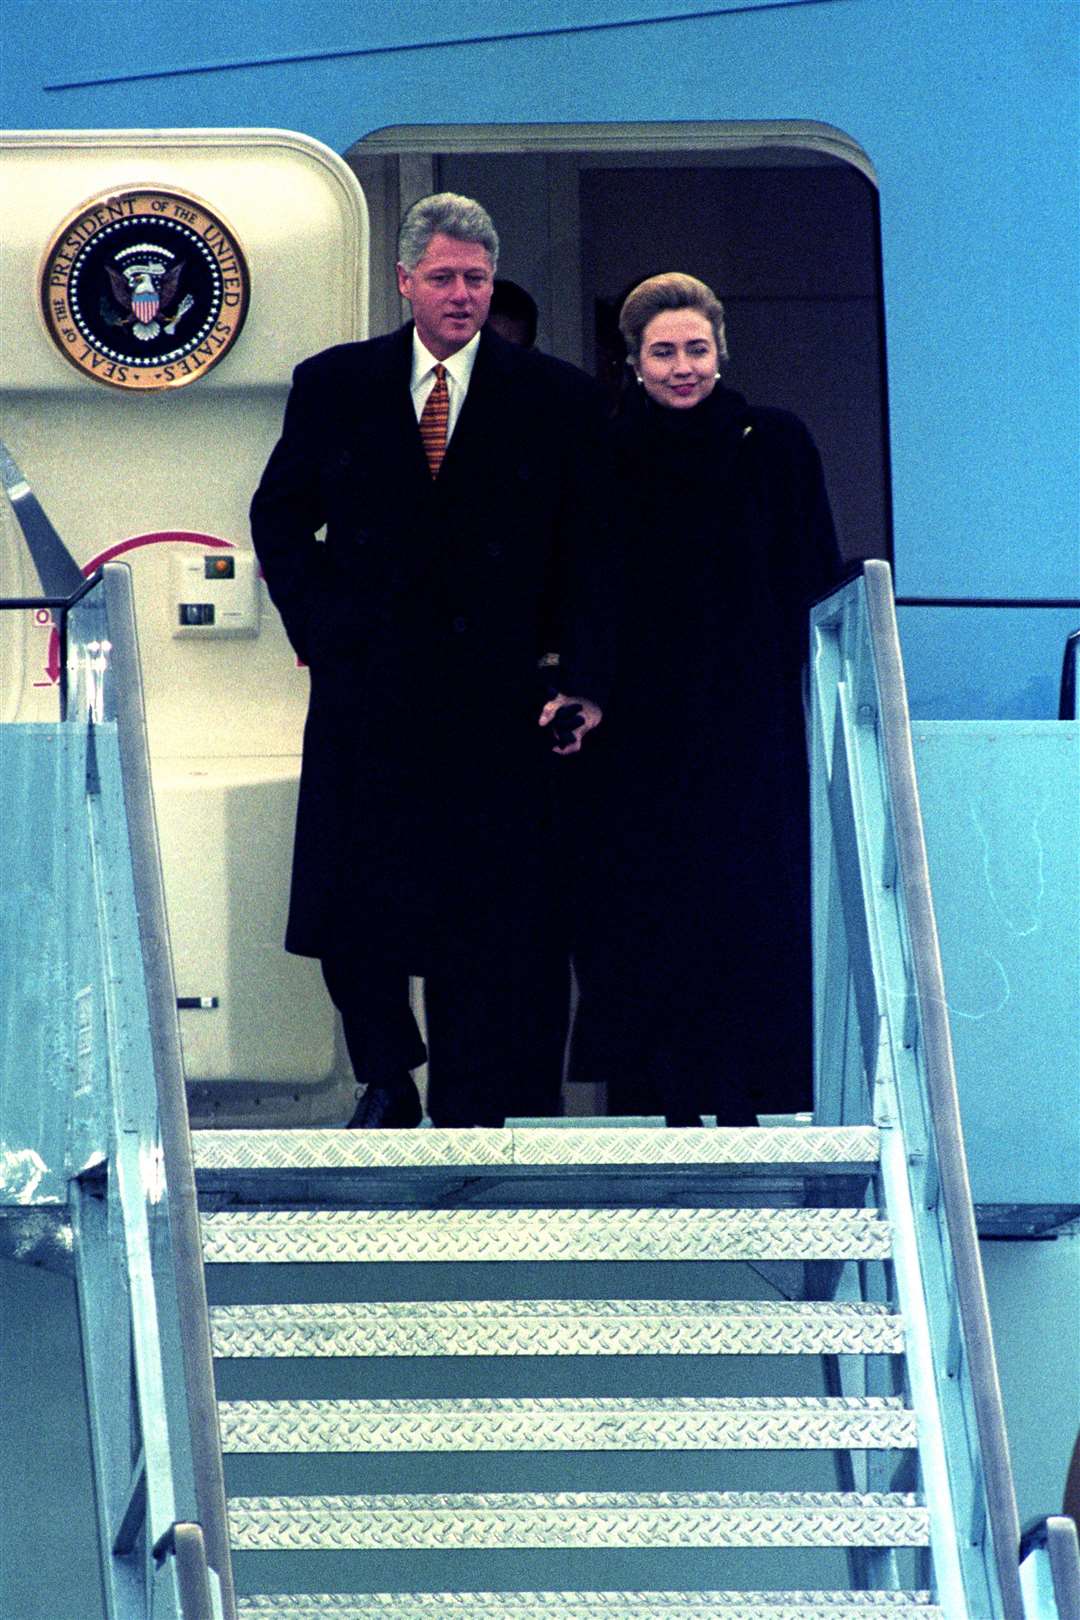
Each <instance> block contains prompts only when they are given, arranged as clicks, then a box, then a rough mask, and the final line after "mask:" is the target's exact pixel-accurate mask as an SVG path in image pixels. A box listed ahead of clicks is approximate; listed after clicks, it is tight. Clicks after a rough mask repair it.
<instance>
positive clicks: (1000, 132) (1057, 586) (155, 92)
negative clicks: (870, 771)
mask: <svg viewBox="0 0 1080 1620" xmlns="http://www.w3.org/2000/svg"><path fill="white" fill-rule="evenodd" d="M49 18H50V22H49V26H48V27H47V28H43V27H42V26H41V23H40V11H39V8H37V7H35V6H33V5H31V4H30V3H29V0H15V3H14V4H9V6H8V7H7V9H6V11H5V51H4V63H3V68H2V71H3V72H4V74H5V83H4V100H5V108H6V112H5V116H6V119H7V121H8V124H9V126H14V127H19V126H22V127H26V128H69V129H71V128H80V127H81V128H94V127H104V128H110V127H112V128H116V127H124V128H130V127H133V126H135V127H137V126H139V125H144V126H147V127H161V126H163V125H169V124H172V125H177V126H187V127H191V126H199V125H204V126H209V127H215V126H220V125H222V124H223V123H226V122H227V123H228V124H230V125H239V126H243V125H245V124H247V125H256V124H257V125H276V126H281V127H285V128H296V129H301V130H304V131H305V132H307V133H309V134H311V135H314V136H316V137H317V138H319V139H321V140H323V141H325V142H326V143H327V144H328V145H329V146H330V147H332V148H333V149H334V150H336V151H339V152H343V151H345V150H347V149H348V148H349V147H350V146H351V145H352V144H353V143H354V142H356V141H357V140H359V139H360V138H361V137H362V136H363V135H364V134H365V133H367V132H370V131H373V130H377V129H381V128H385V127H386V126H393V125H401V124H431V123H432V122H433V121H434V120H436V119H437V120H438V121H439V122H440V123H444V124H456V123H466V124H478V123H479V124H491V123H505V124H508V125H515V124H525V123H542V122H555V123H559V122H568V121H575V122H589V121H593V122H607V123H615V124H625V123H629V122H632V121H656V120H665V119H672V120H695V121H697V120H703V121H712V120H718V121H719V120H768V119H778V118H779V119H789V118H805V119H816V120H819V121H822V122H824V123H827V124H830V125H833V126H835V127H836V128H838V129H840V130H843V131H845V132H846V133H847V134H848V135H850V136H851V137H852V138H853V139H855V140H856V141H858V142H859V143H860V144H861V146H862V147H863V148H864V150H865V151H866V153H867V154H868V156H869V158H870V160H871V162H872V163H873V165H874V168H875V170H876V173H877V177H878V182H879V185H880V191H881V227H882V261H883V274H884V289H885V321H886V333H887V341H888V351H889V373H890V375H889V411H890V427H891V438H892V474H893V496H894V507H895V533H896V558H897V578H898V581H899V584H900V587H901V588H902V590H903V592H904V593H905V594H911V593H923V594H927V593H929V594H966V595H971V594H980V595H987V594H993V595H1023V596H1032V595H1047V596H1064V595H1076V594H1078V589H1080V557H1078V553H1077V544H1076V536H1077V532H1078V528H1080V475H1078V471H1077V463H1076V455H1075V450H1076V443H1077V438H1078V403H1077V402H1078V399H1080V386H1078V377H1080V359H1078V352H1077V326H1076V320H1075V309H1076V295H1077V285H1078V258H1080V221H1078V214H1077V210H1076V208H1075V206H1074V204H1075V200H1076V197H1077V194H1078V190H1080V174H1078V164H1080V158H1078V153H1080V112H1078V103H1077V97H1076V82H1077V71H1078V52H1080V10H1078V8H1077V7H1076V5H1075V4H1074V3H1072V0H1065V3H1062V0H1027V3H1025V4H1024V5H1022V6H1021V5H1017V4H1016V3H1015V0H1012V3H1010V0H980V3H978V4H975V3H973V0H920V3H919V4H918V5H912V4H911V3H910V0H839V3H837V0H834V3H829V0H818V3H811V4H807V3H793V4H787V5H785V4H783V3H776V4H770V5H741V4H735V3H733V0H723V3H720V4H717V5H714V6H701V5H698V4H695V3H692V0H655V3H652V4H649V5H647V6H645V5H635V4H632V3H629V0H589V3H586V4H582V5H580V6H577V7H575V8H573V17H572V19H571V18H569V17H568V13H567V8H566V7H565V6H564V5H562V4H559V3H558V0H543V3H537V0H534V3H531V4H528V5H526V4H524V3H523V0H485V3H473V4H470V5H469V6H468V7H465V6H463V5H457V4H453V3H450V4H447V3H445V0H443V3H440V4H438V5H436V4H434V3H431V0H422V3H415V4H412V5H409V6H408V7H403V8H397V9H394V8H386V7H382V8H370V7H367V8H365V7H361V8H352V9H351V10H349V11H343V10H342V9H341V8H340V7H338V6H336V5H328V4H326V3H323V4H314V5H313V4H310V3H309V0H282V3H280V4H279V5H277V6H275V7H274V8H273V10H272V13H271V11H270V9H269V8H267V7H265V6H264V5H261V4H258V3H257V0H246V3H244V0H242V3H240V4H238V5H237V6H235V7H234V8H232V9H231V10H230V12H229V13H228V19H227V20H226V18H225V17H224V16H223V14H222V12H221V10H220V7H219V6H217V5H216V4H214V3H213V0H195V3H192V4H190V5H188V6H185V7H184V8H182V10H180V11H179V12H178V10H177V8H176V7H175V6H171V5H167V4H165V0H147V3H146V4H144V5H143V7H142V8H141V10H140V19H141V23H140V28H139V30H138V32H137V34H136V33H135V32H134V31H133V30H132V29H131V27H130V22H129V19H128V17H127V15H126V13H125V12H124V11H123V9H122V8H115V9H106V10H104V11H102V12H101V15H100V16H99V17H98V18H97V20H96V23H95V27H94V29H93V30H92V31H90V32H88V31H87V30H86V29H85V27H84V26H83V21H84V9H83V8H82V7H81V6H79V5H78V4H77V3H76V0H57V4H56V5H54V6H53V7H52V8H50V12H49ZM256 18H257V23H258V27H257V30H255V31H253V30H252V28H251V27H250V26H246V27H245V26H244V25H245V23H247V24H249V25H250V24H251V23H252V22H254V21H255V20H256ZM253 37H255V38H257V40H258V46H257V48H256V49H252V48H251V46H250V44H249V41H250V40H251V39H252V38H253ZM962 633H963V634H965V635H966V633H967V632H966V627H965V628H964V630H963V632H962ZM976 639H978V636H976ZM938 650H939V651H940V652H941V653H942V654H943V656H947V657H951V655H952V652H951V649H949V648H947V647H945V646H944V645H940V646H939V649H938ZM974 650H975V648H974V646H973V651H974ZM929 651H930V652H932V651H933V649H929ZM970 667H973V668H974V667H978V666H977V664H976V663H975V662H974V660H972V662H971V666H970ZM922 678H923V676H922V675H920V681H921V680H922ZM925 679H926V681H927V683H928V685H929V686H930V687H931V688H934V687H936V686H937V685H938V684H939V682H938V681H937V677H936V672H935V669H934V667H933V665H932V663H931V664H930V665H928V667H927V669H926V672H925ZM979 684H980V685H981V686H982V687H984V688H985V689H988V690H989V691H991V692H994V691H997V690H999V689H1000V691H1001V692H1002V693H1003V694H1007V693H1008V692H1010V691H1011V690H1012V687H1013V685H1014V684H1016V682H1015V671H1014V670H1012V669H1010V668H1009V666H1008V665H1007V663H1006V662H1005V661H1004V658H1003V657H996V658H995V659H994V661H993V663H992V664H991V665H990V666H989V667H984V669H983V675H982V679H981V681H980V683H979ZM1019 684H1020V685H1021V686H1022V685H1023V682H1020V683H1019ZM915 696H916V698H918V697H919V696H920V693H919V692H918V691H916V693H915ZM996 712H998V713H1002V712H1005V711H1003V710H1002V709H1000V708H999V709H998V710H997V711H996Z"/></svg>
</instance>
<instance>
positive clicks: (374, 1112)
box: [345, 1074, 424, 1131]
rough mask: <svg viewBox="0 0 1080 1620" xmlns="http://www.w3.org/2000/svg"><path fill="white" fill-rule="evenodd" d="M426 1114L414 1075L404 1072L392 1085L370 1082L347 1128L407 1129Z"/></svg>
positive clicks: (417, 1122) (361, 1129)
mask: <svg viewBox="0 0 1080 1620" xmlns="http://www.w3.org/2000/svg"><path fill="white" fill-rule="evenodd" d="M423 1117H424V1110H423V1109H422V1108H421V1106H420V1093H419V1092H418V1091H417V1089H416V1082H415V1081H414V1080H413V1078H412V1075H410V1074H404V1075H402V1076H401V1077H400V1078H399V1079H395V1080H394V1081H393V1082H391V1083H390V1084H385V1083H384V1084H381V1085H380V1084H373V1085H369V1086H368V1088H367V1090H366V1091H365V1092H364V1095H363V1096H362V1097H361V1098H360V1101H359V1102H358V1103H357V1105H356V1107H355V1109H354V1110H353V1116H352V1118H351V1119H350V1120H348V1121H347V1122H346V1125H345V1129H346V1130H347V1131H357V1130H359V1131H407V1130H411V1129H412V1127H413V1126H414V1125H419V1123H420V1121H421V1120H422V1119H423Z"/></svg>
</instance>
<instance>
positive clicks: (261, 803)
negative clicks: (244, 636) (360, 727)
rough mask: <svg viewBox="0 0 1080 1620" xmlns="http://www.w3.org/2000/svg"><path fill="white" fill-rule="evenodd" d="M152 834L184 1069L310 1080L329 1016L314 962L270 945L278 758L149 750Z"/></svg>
mask: <svg viewBox="0 0 1080 1620" xmlns="http://www.w3.org/2000/svg"><path fill="white" fill-rule="evenodd" d="M155 801H156V805H157V820H158V836H159V838H160V841H161V861H162V866H163V868H164V873H165V887H166V892H167V894H168V897H169V901H168V903H169V933H170V937H171V939H172V950H173V968H174V972H175V974H176V993H177V995H178V996H179V997H180V998H181V1000H183V999H184V998H192V999H193V998H199V997H205V998H207V999H208V1000H216V1002H217V1003H218V1004H217V1006H213V1007H206V1008H201V1009H192V1008H186V1009H182V1010H181V1013H180V1032H181V1038H182V1040H183V1045H184V1065H185V1069H186V1071H187V1077H188V1079H189V1080H193V1081H205V1080H241V1081H264V1082H266V1081H269V1082H272V1083H281V1082H284V1083H296V1082H306V1083H309V1084H312V1083H315V1084H317V1083H319V1082H321V1081H324V1080H326V1079H327V1078H328V1076H329V1075H330V1073H331V1070H332V1068H333V1063H334V1023H333V1016H332V1011H331V1009H330V1006H329V1003H328V1002H327V1000H326V992H325V990H324V989H323V983H322V976H321V974H320V972H319V966H318V963H317V962H313V961H309V960H307V959H303V958H298V957H290V956H288V955H286V953H285V951H284V950H282V946H281V940H282V936H283V934H284V932H285V911H286V901H287V888H286V886H285V885H283V884H282V883H281V882H280V875H281V860H280V852H281V850H282V849H290V848H291V846H292V834H293V822H294V819H295V815H296V777H295V773H294V771H293V770H292V768H291V765H290V762H289V761H280V762H276V761H260V760H228V761H224V760H214V759H207V760H160V761H159V762H158V767H157V772H156V782H155Z"/></svg>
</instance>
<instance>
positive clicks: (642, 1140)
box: [192, 1125, 878, 1179]
mask: <svg viewBox="0 0 1080 1620" xmlns="http://www.w3.org/2000/svg"><path fill="white" fill-rule="evenodd" d="M192 1151H193V1154H194V1158H195V1168H196V1171H197V1172H199V1173H200V1179H205V1174H204V1173H209V1172H211V1171H305V1172H307V1171H319V1170H356V1169H395V1170H398V1169H442V1168H463V1167H470V1168H474V1169H482V1168H507V1169H509V1168H512V1167H514V1166H519V1167H520V1166H528V1167H530V1168H535V1167H537V1166H558V1167H562V1168H569V1167H572V1166H578V1165H582V1166H590V1167H595V1166H606V1165H618V1166H634V1167H651V1166H657V1165H680V1166H693V1165H734V1166H742V1165H768V1166H772V1167H792V1168H794V1167H799V1168H806V1167H808V1166H818V1167H820V1168H822V1169H835V1168H843V1169H857V1168H865V1167H866V1166H868V1165H874V1164H876V1163H877V1159H878V1133H877V1131H876V1130H875V1129H874V1128H873V1127H872V1126H820V1125H819V1126H814V1125H810V1126H792V1127H789V1126H769V1127H747V1128H740V1129H733V1128H730V1127H727V1126H725V1127H722V1128H720V1129H719V1130H717V1129H715V1128H714V1129H704V1128H703V1129H701V1130H677V1131H672V1130H664V1129H650V1128H647V1127H642V1128H639V1127H630V1128H625V1127H614V1126H611V1127H605V1126H593V1127H587V1128H584V1129H579V1128H576V1127H573V1126H571V1127H566V1126H563V1127H559V1128H551V1129H543V1128H539V1129H536V1128H532V1129H528V1128H518V1129H510V1130H417V1131H343V1130H259V1131H196V1132H194V1134H193V1136H192Z"/></svg>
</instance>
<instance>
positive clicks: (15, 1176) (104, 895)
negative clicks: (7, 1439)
mask: <svg viewBox="0 0 1080 1620" xmlns="http://www.w3.org/2000/svg"><path fill="white" fill-rule="evenodd" d="M110 586H111V587H113V589H111V590H110ZM110 597H111V598H112V600H113V605H114V613H116V612H119V613H120V614H121V617H125V616H126V618H128V619H130V586H129V584H128V581H127V571H126V570H122V569H121V570H117V569H111V570H108V571H107V573H106V577H105V579H104V580H103V581H102V582H101V584H100V585H99V586H98V587H96V588H95V589H94V590H93V591H91V593H90V594H89V595H88V596H87V597H86V598H84V600H83V601H82V602H80V603H79V604H78V606H77V607H76V608H75V609H74V610H73V612H72V614H71V625H70V631H71V633H70V640H69V647H70V669H69V674H70V704H69V715H70V716H71V718H69V719H68V720H67V721H66V722H64V723H61V724H57V725H55V726H48V725H35V726H25V727H24V726H10V727H4V728H0V753H2V759H3V765H4V781H5V790H6V795H8V803H9V805H13V806H14V807H15V808H16V809H17V811H18V819H17V820H16V818H15V817H13V816H11V815H5V817H4V818H3V823H4V835H3V836H4V840H5V843H4V847H3V848H0V855H5V856H7V857H9V860H10V864H9V861H8V860H5V862H4V867H3V869H4V871H5V873H11V874H13V875H14V877H15V882H14V883H10V882H5V885H4V896H5V910H6V912H7V914H8V916H7V920H8V921H10V922H11V924H12V926H11V930H10V938H11V939H12V940H13V942H14V945H15V948H16V954H13V955H11V956H9V957H8V958H7V959H6V960H5V961H4V963H3V973H2V974H0V983H2V985H3V995H4V1000H5V1009H4V1010H5V1012H7V1013H8V1014H9V1016H10V1019H11V1022H9V1023H8V1025H7V1027H8V1029H9V1030H11V1029H17V1030H19V1031H20V1032H23V1033H24V1035H25V1042H24V1043H22V1044H21V1045H17V1043H16V1042H14V1041H8V1042H6V1043H5V1046H4V1059H3V1063H4V1072H3V1074H2V1075H0V1079H2V1080H3V1082H4V1084H3V1089H2V1092H0V1096H2V1097H3V1099H4V1100H3V1113H2V1115H0V1124H2V1140H3V1157H2V1159H0V1167H2V1169H3V1177H2V1180H0V1218H4V1219H5V1220H6V1221H7V1223H8V1225H9V1226H15V1225H16V1224H17V1223H18V1221H19V1220H20V1218H24V1215H25V1212H31V1213H34V1212H36V1211H37V1210H39V1209H40V1208H41V1207H42V1206H44V1207H45V1208H47V1209H55V1208H56V1206H58V1205H63V1204H66V1205H67V1206H68V1208H69V1212H70V1216H71V1220H72V1225H73V1228H74V1234H75V1243H74V1259H75V1271H76V1278H77V1282H78V1290H79V1303H80V1315H81V1319H82V1334H83V1351H84V1363H85V1370H86V1382H87V1393H88V1401H89V1412H90V1427H91V1437H92V1449H93V1456H94V1471H95V1481H96V1498H97V1509H98V1521H99V1533H100V1544H101V1562H102V1570H103V1576H104V1586H105V1593H106V1606H107V1613H108V1616H109V1620H145V1617H153V1620H196V1616H198V1617H199V1620H202V1617H203V1616H206V1617H207V1620H210V1616H211V1613H212V1615H213V1616H215V1617H221V1616H223V1615H224V1614H225V1609H224V1608H223V1603H222V1594H221V1590H220V1587H219V1585H218V1580H217V1576H216V1575H215V1574H213V1573H212V1572H208V1571H207V1568H206V1558H205V1552H204V1551H203V1550H202V1546H201V1543H202V1532H201V1529H200V1527H199V1517H200V1494H199V1489H198V1486H197V1481H196V1472H195V1461H194V1454H193V1443H192V1428H191V1414H190V1410H189V1405H188V1387H187V1368H186V1365H185V1348H184V1343H183V1339H184V1333H183V1331H182V1323H181V1308H180V1299H179V1296H178V1292H177V1273H176V1267H175V1263H174V1259H175V1256H174V1230H173V1228H174V1222H175V1216H174V1213H173V1211H172V1210H171V1208H170V1199H169V1186H168V1182H167V1178H166V1173H165V1162H164V1156H163V1146H162V1116H161V1110H160V1107H159V1100H158V1088H157V1075H156V1067H157V1062H156V1054H155V1050H154V1037H153V1025H152V1019H151V1000H152V998H151V995H150V987H149V984H148V980H147V972H146V965H145V964H146V960H147V953H146V949H145V941H144V938H143V937H142V936H143V932H144V930H143V929H142V927H141V915H140V914H141V910H143V909H145V906H146V903H147V902H146V896H145V894H144V895H143V896H142V897H141V900H140V902H139V903H137V901H136V890H135V878H134V870H133V862H132V853H131V841H130V834H129V822H128V810H129V804H130V803H131V798H130V794H126V793H125V782H124V775H123V764H122V757H121V737H120V728H119V726H118V723H117V720H116V718H115V716H116V713H117V694H116V693H115V691H114V690H113V688H114V686H115V684H116V683H115V681H114V675H113V669H112V654H113V651H114V641H116V640H118V639H119V640H121V641H123V640H124V638H125V632H126V626H125V625H123V624H118V623H114V622H113V620H111V619H110V616H109V611H108V602H109V599H110ZM5 936H6V937H8V930H7V929H5ZM42 963H44V964H46V971H45V972H44V973H42V972H41V966H42ZM170 983H171V981H170ZM173 1016H174V1018H175V1013H174V1015H173ZM11 1247H12V1248H14V1249H16V1250H17V1247H18V1244H17V1242H16V1243H14V1244H13V1245H11ZM181 1547H182V1548H183V1554H182V1556H181V1557H179V1558H178V1550H179V1548H181ZM200 1594H201V1595H200ZM208 1594H209V1601H210V1604H211V1608H208V1607H207V1602H206V1600H207V1595H208Z"/></svg>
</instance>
